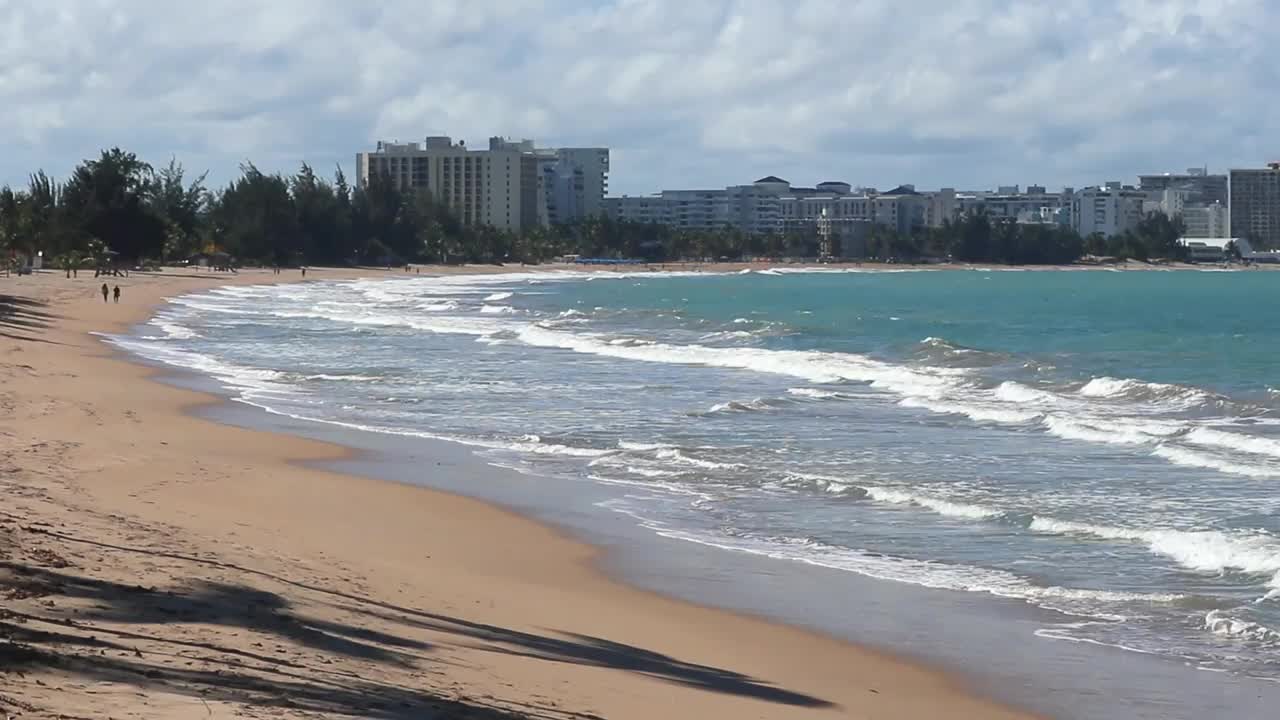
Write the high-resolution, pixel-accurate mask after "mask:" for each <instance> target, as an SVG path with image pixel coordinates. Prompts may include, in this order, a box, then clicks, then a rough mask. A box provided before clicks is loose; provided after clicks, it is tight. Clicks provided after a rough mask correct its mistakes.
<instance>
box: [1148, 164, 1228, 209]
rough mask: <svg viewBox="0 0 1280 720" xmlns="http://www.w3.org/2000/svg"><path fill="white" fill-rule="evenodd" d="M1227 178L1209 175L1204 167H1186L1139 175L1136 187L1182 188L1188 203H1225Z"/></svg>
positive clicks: (1160, 189)
mask: <svg viewBox="0 0 1280 720" xmlns="http://www.w3.org/2000/svg"><path fill="white" fill-rule="evenodd" d="M1228 184H1229V183H1228V178H1227V176H1226V175H1211V174H1209V171H1208V169H1206V168H1188V169H1187V171H1186V172H1183V173H1163V174H1158V175H1139V176H1138V189H1139V190H1147V191H1157V192H1158V191H1163V190H1184V191H1186V192H1187V202H1188V203H1190V204H1212V203H1221V204H1223V205H1226V204H1227V201H1228V190H1227V188H1228Z"/></svg>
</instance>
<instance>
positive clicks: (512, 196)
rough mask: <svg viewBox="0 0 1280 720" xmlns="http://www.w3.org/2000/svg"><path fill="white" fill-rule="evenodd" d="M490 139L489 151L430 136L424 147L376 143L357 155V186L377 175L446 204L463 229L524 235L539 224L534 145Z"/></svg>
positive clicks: (404, 188) (397, 185)
mask: <svg viewBox="0 0 1280 720" xmlns="http://www.w3.org/2000/svg"><path fill="white" fill-rule="evenodd" d="M526 143H527V145H526V144H522V143H511V142H509V141H505V140H503V139H501V138H492V139H490V141H489V149H488V150H470V149H468V148H467V147H466V144H465V143H464V142H462V141H459V142H457V143H455V142H453V140H452V139H451V138H448V137H429V138H427V139H426V141H425V142H423V143H422V144H418V143H386V142H379V143H378V146H377V149H376V150H375V151H373V152H362V153H358V154H357V155H356V183H357V186H358V187H367V186H368V184H369V178H370V177H372V176H375V175H381V176H384V177H386V178H387V179H389V180H390V181H391V182H393V183H395V185H396V187H397V188H399V189H400V190H402V191H404V190H425V191H427V192H430V193H431V195H432V196H433V197H434V198H435V199H436V200H437V201H439V202H443V203H444V204H446V205H448V206H449V207H450V209H452V210H453V211H454V212H455V213H457V215H458V218H459V219H460V220H461V221H462V223H463V224H464V225H491V226H493V227H496V228H499V229H502V230H512V231H522V230H527V229H530V228H532V227H533V226H535V225H537V223H538V186H537V160H536V158H534V156H533V155H532V154H531V153H530V152H528V150H531V149H532V147H531V146H532V143H531V142H528V141H526Z"/></svg>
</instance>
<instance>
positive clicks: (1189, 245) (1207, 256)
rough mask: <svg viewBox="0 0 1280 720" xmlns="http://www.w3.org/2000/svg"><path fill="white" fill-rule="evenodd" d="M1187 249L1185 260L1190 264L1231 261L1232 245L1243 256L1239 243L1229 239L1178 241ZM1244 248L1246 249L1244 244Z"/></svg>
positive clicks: (1185, 239)
mask: <svg viewBox="0 0 1280 720" xmlns="http://www.w3.org/2000/svg"><path fill="white" fill-rule="evenodd" d="M1178 242H1179V243H1180V244H1181V245H1182V246H1183V247H1185V248H1186V249H1187V259H1188V260H1190V261H1191V262H1223V261H1225V260H1230V259H1232V257H1233V256H1232V253H1231V252H1230V248H1231V246H1232V245H1236V246H1237V251H1240V252H1241V254H1243V252H1244V251H1243V250H1242V249H1241V248H1240V247H1239V245H1240V241H1239V240H1237V239H1236V238H1229V237H1205V238H1188V237H1184V238H1182V239H1181V240H1179V241H1178ZM1244 247H1245V248H1248V244H1247V243H1246V244H1245V246H1244Z"/></svg>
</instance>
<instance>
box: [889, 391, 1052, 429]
mask: <svg viewBox="0 0 1280 720" xmlns="http://www.w3.org/2000/svg"><path fill="white" fill-rule="evenodd" d="M898 404H899V405H901V406H903V407H909V408H922V409H925V410H928V411H930V412H935V413H939V414H942V415H964V416H966V417H968V418H970V419H971V420H976V421H978V422H993V423H1001V424H1005V425H1019V424H1022V423H1027V422H1031V421H1032V420H1035V419H1037V418H1039V417H1040V413H1038V412H1035V411H1033V410H1010V409H1006V408H999V407H991V406H989V405H983V404H978V403H964V402H943V401H937V400H929V399H926V398H919V397H906V398H903V399H902V400H900V401H899V402H898Z"/></svg>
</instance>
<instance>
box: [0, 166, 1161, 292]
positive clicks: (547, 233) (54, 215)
mask: <svg viewBox="0 0 1280 720" xmlns="http://www.w3.org/2000/svg"><path fill="white" fill-rule="evenodd" d="M1181 234H1182V227H1181V223H1180V221H1178V220H1170V219H1169V218H1167V217H1165V216H1164V215H1162V214H1154V215H1150V216H1148V217H1146V218H1145V219H1143V220H1142V221H1141V222H1140V223H1139V224H1138V226H1137V227H1136V228H1134V229H1133V230H1130V231H1126V232H1125V233H1123V234H1121V235H1117V236H1114V237H1110V238H1104V237H1101V236H1091V237H1088V238H1081V237H1079V236H1078V235H1077V234H1076V233H1074V232H1073V231H1071V230H1070V229H1068V228H1063V227H1059V226H1044V225H1019V224H1016V223H1011V222H1004V221H1000V220H997V219H995V218H991V217H988V216H987V215H985V214H983V213H975V214H971V215H969V216H967V217H964V218H961V219H958V220H954V221H947V222H945V223H944V224H943V226H942V227H938V228H920V229H918V230H917V231H915V232H913V233H911V234H899V233H895V232H892V231H891V230H890V229H889V228H886V227H883V226H880V225H869V226H868V228H867V231H866V232H865V233H863V234H862V237H861V239H860V240H859V241H858V242H850V241H848V240H846V241H845V242H843V243H836V244H835V246H834V247H827V248H824V246H823V243H822V242H821V241H820V239H819V236H818V232H817V227H816V225H814V226H809V227H802V228H797V229H793V230H790V231H788V232H776V233H765V234H750V233H745V232H743V231H742V230H740V229H736V228H732V227H727V226H726V227H723V228H716V229H710V230H683V229H675V228H670V227H667V226H661V225H650V224H642V223H634V222H626V221H618V220H614V219H611V218H608V217H593V218H587V219H585V220H582V221H579V222H576V223H573V224H568V225H557V226H554V227H535V228H532V229H530V230H528V231H527V232H524V233H515V232H511V231H506V230H499V229H496V228H493V227H487V226H466V225H464V224H463V223H462V222H461V221H460V220H459V218H458V216H457V215H456V214H454V213H453V211H452V210H451V209H450V208H449V207H447V206H446V205H444V204H443V203H439V202H436V201H435V200H434V199H433V197H432V196H431V194H430V193H428V192H421V191H408V192H402V191H400V190H399V189H397V188H396V187H395V185H394V183H392V182H390V181H389V180H388V179H386V178H384V177H379V176H374V177H371V178H370V180H369V183H368V184H367V186H366V187H359V188H357V187H352V186H351V184H349V183H348V181H347V179H346V177H345V176H344V175H343V173H342V170H341V169H340V168H339V169H336V170H335V172H334V174H333V176H332V177H331V178H329V177H324V176H322V175H320V174H317V173H316V172H315V171H314V169H313V168H311V167H310V166H308V165H306V164H303V165H302V166H301V167H300V169H299V170H298V172H297V173H295V174H293V175H282V174H279V173H274V174H268V173H264V172H262V171H261V170H259V169H258V168H257V167H256V166H254V165H253V164H251V163H245V164H244V165H243V166H241V168H240V174H239V176H238V177H236V178H235V179H234V180H233V181H231V182H230V183H229V184H228V185H226V186H225V187H223V188H220V189H213V188H209V187H207V186H206V176H205V175H203V174H202V175H199V176H195V177H189V176H188V174H187V172H186V170H185V169H184V168H183V166H182V165H181V164H180V163H178V162H177V161H176V160H171V161H170V162H169V163H168V164H167V165H164V166H162V167H159V168H156V167H153V166H152V165H150V164H148V163H146V162H144V161H142V160H140V159H139V158H138V157H137V156H136V155H135V154H133V153H131V152H126V151H124V150H121V149H119V148H112V149H110V150H105V151H103V152H102V153H101V154H100V156H99V157H97V158H95V159H91V160H86V161H84V162H83V163H81V164H80V165H79V166H77V167H76V168H75V170H74V171H73V172H72V173H71V175H70V177H68V178H67V179H65V180H63V181H58V180H55V179H53V178H50V177H49V176H48V175H46V174H45V173H44V172H43V171H39V172H36V173H35V174H33V175H31V176H30V180H29V182H28V184H27V186H26V187H22V188H17V189H14V188H11V187H7V186H6V187H4V188H0V253H3V257H5V258H10V257H13V256H15V255H16V254H24V255H32V254H34V253H36V252H43V254H44V256H45V258H46V259H47V260H46V264H53V265H55V266H63V265H65V266H67V267H70V266H71V265H73V264H75V265H83V264H85V263H87V262H94V263H97V264H99V265H102V264H104V263H107V262H110V261H111V260H112V259H119V260H122V261H126V262H129V263H131V264H132V263H166V262H173V261H181V260H183V259H186V258H188V257H190V256H191V255H193V254H195V253H199V252H205V253H213V252H223V253H227V254H229V255H231V256H233V257H235V258H237V259H238V260H239V261H240V262H245V263H264V264H278V265H295V264H327V265H352V264H399V263H403V262H440V263H462V262H467V263H493V262H529V263H536V262H540V261H543V260H547V259H549V258H552V257H556V256H562V255H569V254H576V255H580V256H584V257H612V258H635V259H645V260H649V261H655V262H659V261H673V260H687V259H740V258H760V257H768V258H780V257H792V258H814V257H817V256H818V255H819V254H820V253H821V252H823V251H824V249H825V250H826V251H828V252H830V253H831V254H834V255H836V256H842V257H848V258H875V259H882V260H884V259H898V260H904V261H915V260H919V259H921V258H953V259H956V260H960V261H966V262H994V263H1016V264H1037V263H1069V262H1073V261H1075V260H1078V259H1079V258H1080V257H1081V256H1083V255H1085V254H1092V255H1110V256H1117V257H1123V258H1137V259H1142V260H1146V259H1151V258H1179V257H1181V256H1182V251H1183V248H1182V247H1181V246H1180V245H1179V244H1178V242H1177V240H1178V238H1179V237H1180V236H1181Z"/></svg>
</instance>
